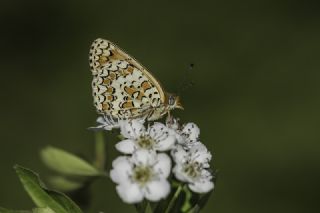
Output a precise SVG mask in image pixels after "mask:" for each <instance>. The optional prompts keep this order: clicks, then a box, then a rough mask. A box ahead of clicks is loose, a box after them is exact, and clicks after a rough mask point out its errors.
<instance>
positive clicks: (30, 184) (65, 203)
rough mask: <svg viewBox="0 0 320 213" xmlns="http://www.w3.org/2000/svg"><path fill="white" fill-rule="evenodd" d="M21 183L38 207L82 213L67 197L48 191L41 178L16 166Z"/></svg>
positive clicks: (59, 211)
mask: <svg viewBox="0 0 320 213" xmlns="http://www.w3.org/2000/svg"><path fill="white" fill-rule="evenodd" d="M14 168H15V170H16V173H17V174H18V176H19V178H20V181H21V183H22V185H23V187H24V189H25V190H26V191H27V193H28V194H29V196H30V197H31V199H32V200H33V202H34V203H35V204H36V206H37V207H40V208H50V209H51V210H53V211H54V212H57V213H82V211H81V210H80V208H79V207H78V206H77V205H76V204H75V203H74V202H73V201H72V200H71V199H70V198H68V197H67V196H66V195H64V194H62V193H60V192H56V191H51V190H48V189H47V188H46V187H45V185H44V184H43V183H42V182H41V180H40V178H39V176H38V175H37V174H36V173H34V172H33V171H31V170H29V169H26V168H23V167H21V166H18V165H15V166H14Z"/></svg>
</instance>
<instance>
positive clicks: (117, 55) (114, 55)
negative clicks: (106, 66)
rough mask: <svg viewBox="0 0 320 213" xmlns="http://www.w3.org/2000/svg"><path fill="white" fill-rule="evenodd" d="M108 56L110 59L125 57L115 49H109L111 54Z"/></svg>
mask: <svg viewBox="0 0 320 213" xmlns="http://www.w3.org/2000/svg"><path fill="white" fill-rule="evenodd" d="M110 58H111V59H114V60H118V59H125V58H124V57H123V56H122V55H121V54H120V53H119V51H117V50H116V49H114V50H111V56H110Z"/></svg>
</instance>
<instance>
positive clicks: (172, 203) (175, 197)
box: [165, 184, 183, 213]
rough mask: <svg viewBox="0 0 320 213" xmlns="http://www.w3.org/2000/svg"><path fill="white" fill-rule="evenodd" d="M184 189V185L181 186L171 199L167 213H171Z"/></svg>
mask: <svg viewBox="0 0 320 213" xmlns="http://www.w3.org/2000/svg"><path fill="white" fill-rule="evenodd" d="M182 188H183V184H180V185H179V187H178V188H177V190H176V192H175V193H174V195H173V197H172V198H171V200H170V202H169V205H168V207H167V209H166V211H165V213H169V212H170V210H171V209H172V207H173V205H174V203H175V201H176V200H177V198H178V197H179V195H180V193H181V191H182Z"/></svg>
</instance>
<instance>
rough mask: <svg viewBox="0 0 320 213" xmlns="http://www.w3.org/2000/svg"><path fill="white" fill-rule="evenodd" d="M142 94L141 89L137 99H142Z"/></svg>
mask: <svg viewBox="0 0 320 213" xmlns="http://www.w3.org/2000/svg"><path fill="white" fill-rule="evenodd" d="M143 96H144V92H143V91H139V95H138V97H137V99H138V100H139V101H142V98H143Z"/></svg>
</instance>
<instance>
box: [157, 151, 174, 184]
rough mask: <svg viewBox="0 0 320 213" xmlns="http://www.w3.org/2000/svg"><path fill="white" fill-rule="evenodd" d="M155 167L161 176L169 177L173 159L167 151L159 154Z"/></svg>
mask: <svg viewBox="0 0 320 213" xmlns="http://www.w3.org/2000/svg"><path fill="white" fill-rule="evenodd" d="M153 169H154V170H155V171H156V172H158V174H159V175H160V177H161V178H167V177H168V176H169V174H170V170H171V160H170V158H169V156H168V155H167V154H165V153H160V154H158V159H157V163H156V164H155V165H154V167H153Z"/></svg>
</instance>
